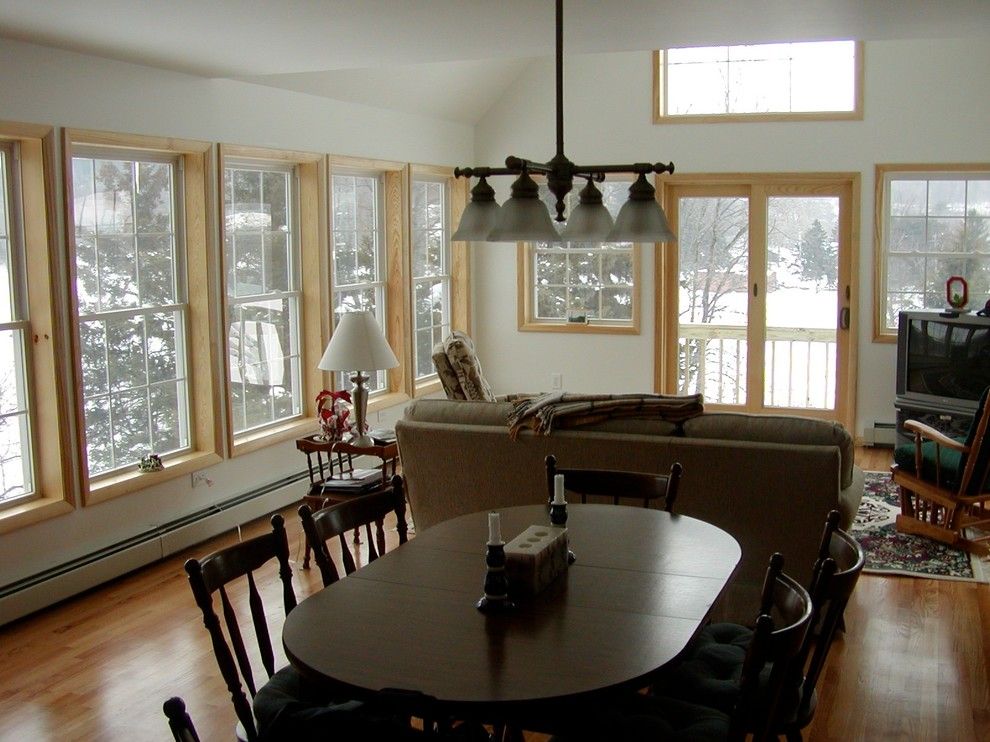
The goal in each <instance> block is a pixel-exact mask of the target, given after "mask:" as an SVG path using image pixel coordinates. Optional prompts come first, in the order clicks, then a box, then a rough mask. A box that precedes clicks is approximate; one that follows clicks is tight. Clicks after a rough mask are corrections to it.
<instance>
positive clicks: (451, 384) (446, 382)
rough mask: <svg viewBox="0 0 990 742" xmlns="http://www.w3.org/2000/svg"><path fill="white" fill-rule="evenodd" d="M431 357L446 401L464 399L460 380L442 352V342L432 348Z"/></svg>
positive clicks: (445, 354) (443, 351) (445, 352)
mask: <svg viewBox="0 0 990 742" xmlns="http://www.w3.org/2000/svg"><path fill="white" fill-rule="evenodd" d="M432 356H433V367H434V368H435V369H436V370H437V377H438V378H439V379H440V385H441V386H442V387H443V390H444V392H445V393H446V394H447V399H464V398H465V397H464V390H463V389H461V382H460V379H458V378H457V372H456V371H454V367H453V366H451V365H450V359H448V358H447V351H445V350H444V346H443V343H442V342H439V343H437V344H436V345H434V346H433V354H432Z"/></svg>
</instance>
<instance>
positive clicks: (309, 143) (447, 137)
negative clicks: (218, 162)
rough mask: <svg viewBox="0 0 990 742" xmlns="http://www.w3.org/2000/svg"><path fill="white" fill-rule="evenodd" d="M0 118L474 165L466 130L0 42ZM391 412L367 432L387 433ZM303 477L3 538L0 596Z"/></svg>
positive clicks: (99, 512)
mask: <svg viewBox="0 0 990 742" xmlns="http://www.w3.org/2000/svg"><path fill="white" fill-rule="evenodd" d="M0 119H4V120H10V121H21V122H30V123H42V124H50V125H54V126H72V127H82V128H90V129H104V130H110V131H117V132H126V133H134V134H151V135H168V136H175V137H184V138H192V139H201V140H206V141H214V142H230V143H235V144H244V145H257V146H267V147H281V148H291V149H297V150H307V151H315V152H332V153H336V154H345V155H354V156H361V157H375V158H382V159H391V160H399V161H408V162H418V163H429V164H437V165H445V164H456V163H459V162H469V161H470V160H471V159H472V156H473V132H472V130H471V128H470V127H468V126H465V125H461V124H454V123H450V122H445V121H439V120H433V119H427V118H423V117H418V116H411V115H405V114H396V113H392V112H388V111H384V110H380V109H374V108H368V107H364V106H360V105H354V104H349V103H338V102H334V101H329V100H326V99H324V98H319V97H315V96H308V95H301V94H297V93H290V92H285V91H280V90H275V89H273V88H267V87H262V86H257V85H250V84H245V83H239V82H232V81H228V80H208V79H203V78H198V77H193V76H188V75H183V74H177V73H172V72H164V71H161V70H156V69H152V68H148V67H142V66H138V65H130V64H124V63H120V62H115V61H110V60H106V59H102V58H98V57H92V56H87V55H80V54H74V53H69V52H62V51H58V50H54V49H48V48H43V47H39V46H32V45H28V44H22V43H17V42H12V41H8V40H5V39H0ZM59 198H60V199H61V195H60V194H59ZM60 243H61V244H63V245H64V240H61V241H60ZM63 281H64V278H63ZM401 410H402V406H399V407H398V408H393V409H392V410H388V411H385V412H383V413H382V415H381V418H380V419H378V420H376V419H375V416H374V415H373V416H372V419H371V422H372V424H373V425H382V426H385V425H391V424H392V423H393V422H394V420H395V419H396V418H397V417H398V415H400V414H401ZM304 469H305V458H304V457H303V454H301V453H299V452H297V451H296V450H295V446H294V444H293V443H292V442H291V441H290V442H288V443H283V444H279V445H277V446H273V447H270V448H268V449H265V450H262V451H260V452H258V453H254V454H251V455H248V456H241V457H238V458H236V459H233V460H230V461H225V462H223V463H221V464H218V465H217V466H214V467H211V468H210V469H209V470H208V475H209V476H210V478H211V479H212V480H213V481H214V485H213V486H212V487H204V486H200V487H197V488H196V489H193V488H192V487H191V482H190V480H189V478H188V477H182V478H178V479H176V480H173V481H170V482H168V483H165V484H162V485H160V486H156V487H153V488H150V489H148V490H145V491H143V492H139V493H136V494H133V495H129V496H125V497H121V498H117V499H115V500H111V501H109V502H106V503H103V504H99V505H95V506H93V507H88V508H82V507H78V508H77V509H76V510H75V511H74V512H72V513H70V514H68V515H65V516H61V517H58V518H54V519H51V520H48V521H45V522H43V523H41V524H39V525H36V526H32V527H29V528H23V529H20V530H17V531H14V532H11V533H6V534H3V535H2V536H0V586H3V585H7V584H9V583H11V582H14V581H17V580H19V579H22V578H25V577H28V576H31V575H34V574H37V573H38V572H41V571H42V570H45V569H47V568H50V567H53V566H55V565H59V564H62V563H64V562H66V561H68V560H71V559H73V558H76V557H79V556H81V555H85V554H88V553H90V552H92V551H94V550H96V549H99V548H103V547H106V546H109V545H111V544H115V543H117V542H119V541H121V540H123V539H126V538H129V537H132V536H134V535H135V534H139V533H142V532H144V531H145V530H147V529H148V528H151V527H153V526H156V525H159V524H162V523H166V522H169V521H171V520H173V519H175V518H178V517H180V516H182V515H185V514H188V513H191V512H195V511H198V510H200V509H202V508H204V507H207V506H209V505H212V504H214V503H218V502H222V501H224V500H227V499H229V498H231V497H233V496H236V495H238V494H241V493H243V492H246V491H249V490H252V489H254V488H256V487H259V486H261V485H262V484H265V483H268V482H272V481H275V480H278V479H280V478H282V477H285V476H289V475H291V474H294V473H297V472H301V471H303V470H304ZM304 488H305V485H303V484H302V483H300V484H299V489H300V494H302V491H303V490H304ZM0 623H2V616H0Z"/></svg>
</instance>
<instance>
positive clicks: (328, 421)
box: [316, 389, 351, 442]
mask: <svg viewBox="0 0 990 742" xmlns="http://www.w3.org/2000/svg"><path fill="white" fill-rule="evenodd" d="M350 401H351V393H350V392H348V391H346V390H341V391H339V392H331V391H329V390H327V389H324V390H323V391H322V392H320V393H319V394H317V395H316V419H317V422H319V424H320V439H321V440H323V441H330V442H337V441H342V440H344V433H346V432H347V431H348V430H350V427H351V426H350V425H349V424H348V422H347V418H348V417H350V415H351V410H350V407H348V405H349V404H350Z"/></svg>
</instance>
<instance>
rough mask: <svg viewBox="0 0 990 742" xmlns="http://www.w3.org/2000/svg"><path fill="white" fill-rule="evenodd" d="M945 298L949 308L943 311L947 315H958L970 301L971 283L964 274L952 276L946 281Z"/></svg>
mask: <svg viewBox="0 0 990 742" xmlns="http://www.w3.org/2000/svg"><path fill="white" fill-rule="evenodd" d="M945 300H946V301H947V302H948V304H949V308H948V309H946V310H945V312H943V313H942V314H943V316H945V317H958V316H959V313H960V312H961V311H962V310H963V309H965V308H966V305H967V304H968V303H969V284H968V283H966V279H965V278H963V277H962V276H951V277H950V278H949V280H947V281H946V282H945Z"/></svg>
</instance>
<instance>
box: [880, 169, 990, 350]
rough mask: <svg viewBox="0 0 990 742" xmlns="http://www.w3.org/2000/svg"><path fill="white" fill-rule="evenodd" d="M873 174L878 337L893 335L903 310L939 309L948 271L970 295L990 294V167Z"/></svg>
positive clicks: (888, 170) (889, 171) (943, 296)
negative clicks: (876, 204)
mask: <svg viewBox="0 0 990 742" xmlns="http://www.w3.org/2000/svg"><path fill="white" fill-rule="evenodd" d="M878 174H879V177H878V178H877V187H878V188H880V189H881V193H880V199H881V205H880V211H879V214H880V217H879V218H880V220H881V223H880V224H878V228H879V230H880V236H879V239H878V241H877V245H878V248H879V251H880V255H879V262H880V271H879V273H880V275H881V276H883V279H882V283H881V286H880V290H879V291H878V301H879V302H880V306H879V307H878V322H879V325H878V333H877V334H878V335H879V336H889V337H894V336H896V334H897V316H898V313H899V312H900V311H902V310H911V309H922V308H925V307H933V308H940V307H944V306H945V304H946V300H945V282H946V280H947V279H948V278H949V277H950V276H962V277H963V278H965V279H966V281H967V283H968V284H969V294H970V296H974V297H982V296H987V295H990V169H987V170H980V171H977V170H973V171H965V170H961V169H959V170H953V169H948V168H947V169H945V170H937V169H931V170H919V171H910V170H898V169H887V168H884V167H883V166H880V167H879V168H878Z"/></svg>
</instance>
